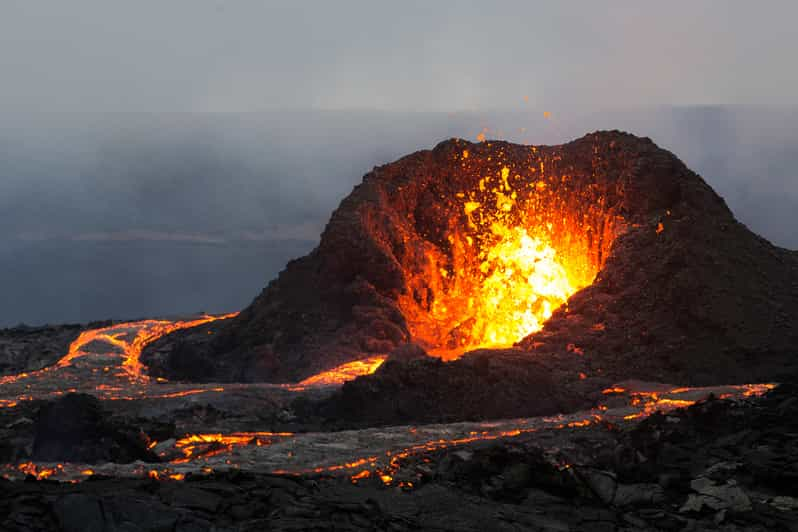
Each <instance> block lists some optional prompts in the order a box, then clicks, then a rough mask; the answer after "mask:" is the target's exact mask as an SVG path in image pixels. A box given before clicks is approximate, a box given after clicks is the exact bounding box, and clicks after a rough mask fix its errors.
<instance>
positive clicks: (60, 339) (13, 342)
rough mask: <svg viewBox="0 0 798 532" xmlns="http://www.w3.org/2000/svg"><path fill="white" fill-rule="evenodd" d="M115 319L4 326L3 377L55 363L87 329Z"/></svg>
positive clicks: (0, 338) (0, 336) (0, 344)
mask: <svg viewBox="0 0 798 532" xmlns="http://www.w3.org/2000/svg"><path fill="white" fill-rule="evenodd" d="M110 324H111V322H102V323H100V322H95V323H90V324H88V325H78V324H70V325H45V326H41V327H30V326H27V325H18V326H16V327H12V328H9V329H0V376H2V375H14V374H17V373H22V372H24V371H35V370H37V369H42V368H44V367H47V366H50V365H52V364H55V363H56V362H57V361H58V359H60V358H61V357H62V356H64V354H65V353H66V352H67V351H69V344H71V343H72V342H74V341H75V339H76V338H77V337H78V336H79V335H80V333H81V332H83V331H84V330H86V329H96V328H99V327H103V326H105V325H110Z"/></svg>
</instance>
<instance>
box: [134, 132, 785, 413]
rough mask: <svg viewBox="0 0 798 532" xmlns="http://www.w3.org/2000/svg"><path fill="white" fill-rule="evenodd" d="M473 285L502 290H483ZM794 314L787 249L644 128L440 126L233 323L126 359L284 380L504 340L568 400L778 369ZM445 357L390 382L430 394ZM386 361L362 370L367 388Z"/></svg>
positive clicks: (192, 374) (358, 195) (339, 213)
mask: <svg viewBox="0 0 798 532" xmlns="http://www.w3.org/2000/svg"><path fill="white" fill-rule="evenodd" d="M517 228H520V229H523V232H522V233H517V232H516V229H517ZM497 235H501V238H505V239H506V238H509V237H510V236H514V235H520V236H519V238H518V241H520V242H522V243H529V242H532V245H531V247H530V246H527V247H526V248H523V250H524V251H529V249H532V250H533V251H534V252H535V253H536V255H535V257H534V259H533V263H534V264H535V265H537V264H541V265H543V266H546V271H547V272H549V271H550V272H553V273H552V274H551V275H552V279H549V278H546V279H544V280H546V281H547V282H548V281H552V282H551V283H549V285H546V286H544V287H543V289H545V290H548V289H549V288H551V286H553V285H554V284H556V283H555V282H554V281H556V282H559V284H558V285H557V286H556V287H557V288H559V287H564V288H563V289H562V290H559V291H556V290H552V291H551V294H548V293H546V294H544V295H541V297H539V298H538V297H532V298H529V297H527V294H528V289H529V286H524V285H523V284H515V285H508V286H510V287H511V288H510V289H507V287H506V286H504V287H503V286H502V283H503V280H502V279H498V283H496V282H495V281H496V280H497V279H496V278H495V276H496V274H497V272H498V273H506V272H512V271H513V267H511V266H508V265H507V264H499V266H497V262H496V261H497V253H493V251H495V249H496V248H491V246H494V245H495V244H496V242H497V239H499V238H500V237H499V236H497ZM538 237H540V239H538ZM544 244H545V245H544ZM525 245H526V244H525ZM518 249H521V248H514V249H513V251H518ZM555 252H556V254H555ZM503 254H505V253H504V251H503V250H502V251H500V252H499V253H498V259H499V260H503V259H504V258H506V257H504V256H503ZM552 257H554V259H552ZM491 261H493V262H491ZM533 273H539V272H533ZM530 279H531V277H530ZM482 281H486V282H485V285H486V286H487V285H488V282H489V281H490V282H494V283H493V285H491V286H492V287H493V288H495V287H496V286H498V288H499V289H502V288H505V291H504V292H503V293H500V294H499V296H498V297H494V296H495V294H490V295H491V299H490V300H489V299H488V298H487V297H484V290H485V286H481V284H480V283H481V282H482ZM544 284H545V283H544ZM550 285H551V286H550ZM516 288H517V289H518V291H517V294H514V292H513V290H514V289H516ZM541 293H542V294H543V292H541ZM571 294H573V296H572V297H571V298H570V301H569V303H568V304H567V305H563V306H562V307H560V308H559V309H558V310H554V309H556V307H557V306H559V305H560V304H561V303H563V302H564V301H565V300H566V299H567V297H568V296H570V295H571ZM513 295H517V296H518V298H517V301H516V300H513V299H512V297H513ZM549 296H550V297H549ZM508 297H509V298H510V299H509V300H508ZM547 298H548V299H547ZM508 301H509V303H510V304H515V303H517V304H518V305H519V309H520V310H523V312H518V313H517V315H518V316H519V318H518V321H519V322H524V324H525V326H526V329H523V328H513V327H512V326H513V325H514V323H513V320H514V319H515V318H514V316H515V314H513V313H512V310H513V309H512V308H510V311H511V312H510V313H509V314H506V315H499V314H496V313H495V312H494V310H496V309H498V310H502V309H504V310H506V309H507V304H508ZM491 307H496V309H494V308H491ZM551 311H553V315H551V318H550V319H548V318H549V315H550V314H551ZM796 316H798V259H796V253H795V252H790V251H787V250H783V249H779V248H776V247H774V246H772V245H770V244H769V243H768V242H766V241H765V240H763V239H761V238H760V237H758V236H756V235H754V234H753V233H751V232H750V231H748V230H747V229H746V228H745V227H744V226H742V225H741V224H739V223H737V222H736V221H735V220H734V217H733V216H732V214H731V212H730V211H729V209H728V208H727V206H726V205H725V203H724V201H723V200H722V199H721V198H720V197H719V196H718V195H717V194H716V193H715V192H714V191H713V190H712V189H711V188H710V187H709V186H708V185H707V184H706V183H705V182H704V181H703V180H702V179H701V178H700V177H699V176H698V175H696V174H695V173H693V172H691V171H690V170H689V169H688V168H687V167H686V166H685V165H684V164H683V163H682V162H681V161H679V160H678V159H677V158H676V157H675V156H674V155H673V154H671V153H670V152H668V151H665V150H662V149H660V148H658V147H657V146H656V145H655V144H654V143H653V142H652V141H651V140H650V139H646V138H639V137H635V136H633V135H629V134H625V133H621V132H617V131H613V132H598V133H593V134H590V135H587V136H585V137H582V138H580V139H577V140H575V141H573V142H570V143H568V144H563V145H560V146H538V147H534V146H521V145H515V144H509V143H506V142H482V143H478V144H473V143H469V142H466V141H463V140H457V139H452V140H449V141H446V142H443V143H441V144H439V145H438V146H436V147H435V148H434V149H433V150H426V151H420V152H417V153H414V154H411V155H409V156H406V157H404V158H402V159H400V160H398V161H396V162H394V163H391V164H388V165H385V166H382V167H378V168H375V169H374V170H373V171H372V172H371V173H369V174H367V175H366V176H365V177H364V179H363V183H362V184H360V185H358V186H357V187H355V189H354V191H353V192H352V193H351V194H350V195H349V196H348V197H347V198H345V199H344V200H343V201H342V203H341V205H340V206H339V208H338V209H337V210H336V211H335V212H334V213H333V215H332V218H331V220H330V222H329V223H328V225H327V227H326V228H325V230H324V233H323V234H322V238H321V242H320V244H319V246H318V247H317V248H316V249H315V250H314V251H313V252H311V253H310V254H309V255H307V256H306V257H303V258H301V259H298V260H295V261H292V262H290V263H289V264H288V265H287V267H286V269H285V270H284V271H283V272H281V273H280V275H279V277H278V278H277V279H276V280H275V281H272V282H271V283H270V284H269V286H267V287H266V289H265V290H264V291H263V292H262V293H261V294H260V295H259V296H258V297H257V298H256V299H255V300H254V301H253V303H252V304H251V305H250V306H249V307H248V308H247V309H245V310H244V311H243V312H241V314H240V315H239V316H238V317H237V318H234V319H231V320H228V321H226V322H220V323H218V324H213V325H211V326H206V329H204V330H202V331H196V330H186V331H182V332H180V333H177V334H173V335H170V336H167V337H165V338H163V339H161V340H160V341H158V342H156V343H155V344H154V345H152V346H150V347H149V348H148V349H147V350H146V351H145V353H144V357H143V359H142V360H143V361H144V363H145V364H148V365H149V366H150V367H151V372H152V373H153V374H155V375H164V376H167V377H170V378H192V379H198V380H267V381H281V380H299V379H302V378H304V377H307V376H308V375H311V374H314V373H316V372H319V371H322V370H325V369H329V368H331V367H334V366H337V365H339V364H341V363H344V362H347V361H350V360H354V359H357V358H364V357H366V356H372V355H378V354H383V355H384V354H388V353H390V352H391V351H393V350H394V349H395V348H397V347H399V346H401V345H403V344H405V343H407V342H410V341H414V342H416V343H418V344H420V345H422V346H423V347H424V348H425V349H426V350H427V351H429V352H431V353H433V354H437V355H440V356H443V357H444V358H447V357H448V358H451V357H450V356H449V355H451V353H452V352H454V351H457V349H459V350H460V353H462V351H467V350H469V349H473V348H477V347H498V346H500V345H505V346H507V345H509V344H512V343H513V342H518V341H520V342H519V343H518V344H517V347H519V348H520V351H521V352H523V353H525V354H526V356H523V357H520V358H519V357H517V356H516V355H515V353H516V352H518V351H519V350H518V349H516V350H513V351H512V353H511V356H509V355H508V356H509V358H508V362H507V364H510V365H518V364H524V363H526V362H524V361H529V362H530V363H531V362H532V361H535V362H536V363H543V364H545V366H546V368H545V369H541V370H540V371H549V372H552V374H553V375H555V376H556V378H555V380H554V382H556V383H557V385H558V386H557V388H558V389H560V388H562V389H563V390H566V391H567V393H566V392H564V393H566V399H567V401H571V393H572V390H571V389H573V390H577V389H579V390H582V389H586V387H587V386H589V385H590V384H591V383H592V384H593V385H596V386H597V385H599V382H604V381H605V380H606V379H607V378H616V377H619V378H620V377H623V378H629V377H636V378H649V379H656V380H663V381H671V382H680V383H681V382H684V383H692V382H700V383H710V382H730V381H743V380H745V381H751V380H752V379H754V377H756V379H754V380H763V379H775V378H777V377H778V375H779V374H780V373H782V372H784V371H791V368H792V365H793V364H794V362H793V361H794V357H792V356H791V352H790V349H791V346H794V345H796V344H798V327H796V325H795V321H796ZM547 319H548V321H546V320H547ZM543 322H545V327H543V329H542V330H539V329H540V326H541V324H542V323H543ZM508 331H509V333H510V334H515V335H516V336H514V337H512V338H511V341H509V342H508V341H507V339H508V336H507V333H508ZM536 331H537V332H536ZM529 333H532V334H529ZM497 339H498V340H497ZM460 353H457V354H460ZM495 353H496V354H497V356H498V355H499V354H501V353H502V351H501V350H495ZM463 363H468V362H467V360H466V361H463ZM458 364H459V362H455V363H452V364H451V368H452V370H451V371H450V370H448V369H446V366H443V369H440V370H436V371H434V372H432V373H434V374H435V375H436V377H435V378H426V379H417V380H416V381H414V380H413V379H409V378H408V379H402V381H403V382H404V383H405V384H404V385H405V386H406V387H408V389H409V388H412V387H413V386H424V387H428V388H429V387H432V388H434V387H435V386H437V385H440V384H443V383H444V381H445V380H446V379H447V378H448V375H450V374H451V375H454V372H455V371H456V370H455V369H454V368H458V367H459V366H458ZM469 364H470V363H469ZM502 364H504V363H502ZM198 368H200V369H199V370H198ZM397 371H400V370H397V368H396V366H394V368H393V369H391V371H390V372H388V371H387V368H386V371H384V372H378V373H377V374H376V375H374V376H372V377H369V378H366V380H365V382H369V383H370V384H369V386H371V388H372V391H376V390H379V389H380V386H381V381H380V379H385V378H386V377H385V375H386V374H388V373H391V374H392V376H391V379H392V382H395V381H396V375H397ZM470 371H471V370H467V371H465V373H466V374H467V373H469V372H470ZM519 371H521V372H522V373H523V372H525V371H526V370H525V369H519ZM752 372H753V373H752ZM580 373H581V374H582V375H581V376H580V375H579V374H580ZM563 379H564V380H563ZM576 379H580V380H581V381H583V382H581V383H580V382H575V383H574V382H572V381H575V380H576ZM585 381H586V382H585ZM541 383H542V381H541ZM572 384H573V385H574V386H571V385H572ZM569 387H570V388H569ZM353 388H356V387H350V390H351V389H353ZM549 388H550V386H549V385H548V384H546V385H545V386H539V387H536V389H539V390H541V391H540V393H541V394H542V393H543V390H544V389H549ZM440 389H441V390H444V389H447V390H456V387H452V386H441V388H440ZM568 390H571V391H568ZM391 393H397V392H391ZM450 395H452V397H451V398H450V399H451V400H452V401H456V396H457V392H456V391H451V393H450ZM511 396H513V395H512V393H510V394H509V395H508V397H511ZM527 399H529V398H527ZM385 400H390V399H389V398H388V397H387V396H385ZM527 403H529V401H527ZM536 413H539V412H536ZM454 415H456V413H455V414H454ZM411 417H412V416H411ZM446 417H449V415H448V414H446Z"/></svg>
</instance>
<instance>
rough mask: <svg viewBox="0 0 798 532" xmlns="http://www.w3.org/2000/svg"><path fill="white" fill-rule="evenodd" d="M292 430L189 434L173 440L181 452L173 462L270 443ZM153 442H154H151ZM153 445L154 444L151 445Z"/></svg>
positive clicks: (286, 435)
mask: <svg viewBox="0 0 798 532" xmlns="http://www.w3.org/2000/svg"><path fill="white" fill-rule="evenodd" d="M293 435H294V434H293V433H292V432H234V433H232V434H221V433H215V434H191V435H188V436H185V437H183V438H180V439H179V440H177V441H176V442H175V447H176V448H178V449H180V451H181V452H182V453H183V458H178V459H176V460H173V462H174V463H185V462H188V461H190V460H192V459H194V458H197V457H200V456H202V457H205V458H208V457H211V456H215V455H217V454H221V453H225V452H230V451H232V450H233V448H234V447H237V446H242V445H257V446H262V445H271V443H272V441H273V440H274V439H275V438H290V437H291V436H293ZM153 443H154V442H153ZM152 447H154V445H152Z"/></svg>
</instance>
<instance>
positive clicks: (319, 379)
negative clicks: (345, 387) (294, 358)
mask: <svg viewBox="0 0 798 532" xmlns="http://www.w3.org/2000/svg"><path fill="white" fill-rule="evenodd" d="M386 358H388V357H386V356H373V357H369V358H365V359H363V360H354V361H352V362H347V363H346V364H341V365H340V366H337V367H335V368H333V369H330V370H327V371H323V372H321V373H317V374H316V375H312V376H310V377H308V378H307V379H305V380H303V381H302V382H300V383H298V384H292V385H288V386H287V388H289V389H291V390H294V391H300V390H304V389H306V388H311V387H318V386H339V385H341V384H343V383H345V382H347V381H351V380H352V379H354V378H356V377H360V376H362V375H371V374H372V373H374V372H375V371H377V369H378V368H379V367H380V366H382V363H383V362H385V359H386Z"/></svg>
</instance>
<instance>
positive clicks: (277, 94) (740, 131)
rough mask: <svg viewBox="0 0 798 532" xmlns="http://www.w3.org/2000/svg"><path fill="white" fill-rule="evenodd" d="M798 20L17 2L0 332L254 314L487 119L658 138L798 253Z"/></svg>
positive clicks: (741, 13) (340, 5)
mask: <svg viewBox="0 0 798 532" xmlns="http://www.w3.org/2000/svg"><path fill="white" fill-rule="evenodd" d="M796 15H798V4H796V3H794V2H768V3H766V4H754V3H744V2H730V1H725V2H710V1H705V2H669V3H667V4H663V5H661V6H654V5H653V4H640V3H637V2H635V3H633V2H613V3H611V4H595V5H593V4H588V3H585V2H558V3H556V4H554V3H552V4H551V5H548V6H542V5H541V6H534V5H532V3H529V2H517V3H511V2H498V3H490V4H487V3H484V2H481V3H476V2H456V3H455V2H451V3H449V2H446V3H443V2H439V3H433V2H427V3H418V2H402V3H393V4H387V3H377V2H369V3H367V2H318V3H310V2H307V3H302V2H294V3H291V4H290V6H286V5H277V4H276V3H271V2H263V1H260V2H259V1H254V0H242V1H240V2H207V1H203V0H194V1H186V0H172V1H170V2H150V1H140V2H136V3H128V4H122V3H116V2H107V1H104V2H101V1H79V0H76V1H73V2H69V3H56V2H50V3H45V2H31V1H27V0H19V1H17V0H5V1H2V2H1V3H0V245H2V247H0V294H2V297H0V325H12V324H16V323H19V322H27V323H33V324H36V323H45V322H66V321H73V322H74V321H88V320H93V319H104V318H133V317H139V316H155V315H165V314H175V313H183V312H194V311H198V310H207V311H228V310H236V309H239V308H241V307H243V306H244V305H246V304H247V303H248V302H249V301H250V300H251V299H252V297H254V296H255V295H256V294H257V293H258V292H259V291H260V289H261V288H262V287H263V286H264V285H265V284H266V283H267V282H268V280H269V279H271V278H273V277H274V275H275V274H276V273H277V272H278V271H279V270H280V269H281V268H282V266H283V265H284V264H285V262H286V261H287V260H288V259H290V258H293V257H296V256H299V255H302V254H304V253H306V252H307V251H309V250H310V249H311V248H312V247H313V246H314V245H315V243H316V242H317V239H318V235H319V233H320V231H321V230H322V228H323V226H324V223H325V222H326V220H327V219H328V217H329V214H330V212H331V211H332V209H334V208H335V206H336V205H337V204H338V202H339V201H340V199H341V198H342V197H343V196H344V195H346V194H347V193H348V192H349V191H350V190H351V188H352V186H353V185H354V184H356V183H357V182H359V181H360V179H361V178H362V175H363V174H364V173H366V172H367V171H369V170H370V169H371V168H372V167H373V166H374V165H377V164H383V163H386V162H390V161H392V160H394V159H396V158H398V157H400V156H402V155H404V154H406V153H409V152H412V151H414V150H417V149H422V148H429V147H432V146H433V145H434V144H436V143H437V142H439V141H441V140H443V139H445V138H448V137H452V136H458V137H464V138H467V139H470V140H474V139H475V137H476V135H477V134H478V133H480V132H481V131H483V129H484V128H487V130H488V131H487V136H488V137H489V138H503V139H508V140H511V141H515V142H524V143H546V144H555V143H559V142H565V141H568V140H571V139H573V138H576V137H579V136H581V135H583V134H585V133H587V132H589V131H593V130H596V129H624V130H628V131H631V132H633V133H636V134H639V135H643V136H650V137H652V138H653V139H654V140H655V141H656V142H657V143H658V144H660V145H661V146H664V147H666V148H668V149H670V150H671V151H673V152H674V153H676V154H677V155H678V156H679V157H680V158H681V159H682V160H684V161H685V162H686V163H687V164H688V166H690V167H691V168H692V169H694V170H696V171H697V172H699V173H700V174H701V175H702V176H703V177H704V178H705V179H707V181H709V183H710V184H711V185H712V186H713V187H715V189H716V190H717V191H718V192H719V193H720V194H721V195H723V196H724V197H725V198H726V200H727V202H728V203H729V205H730V207H731V208H732V210H733V211H734V212H735V214H736V215H737V216H738V218H739V219H740V220H741V221H743V222H744V223H746V224H748V225H749V226H750V227H751V228H752V229H753V230H755V231H757V232H758V233H760V234H762V235H763V236H765V237H766V238H768V239H770V240H771V241H773V242H774V243H776V244H778V245H782V246H786V247H791V248H798V232H796V231H795V227H796V223H795V220H794V213H795V212H798V176H796V168H798V126H797V124H798V121H797V120H796V119H797V118H798V110H797V109H798V108H796V107H795V105H794V104H795V103H796V102H795V98H794V95H795V94H796V93H798V90H797V89H798V69H796V68H793V66H792V65H793V63H794V62H795V60H794V58H793V55H794V50H795V49H798V46H796V45H797V44H798V43H796V42H795V41H796V38H795V35H794V34H795V32H794V30H793V21H794V20H796V18H798V17H796ZM544 111H545V112H546V113H547V114H546V115H545V116H544Z"/></svg>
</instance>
